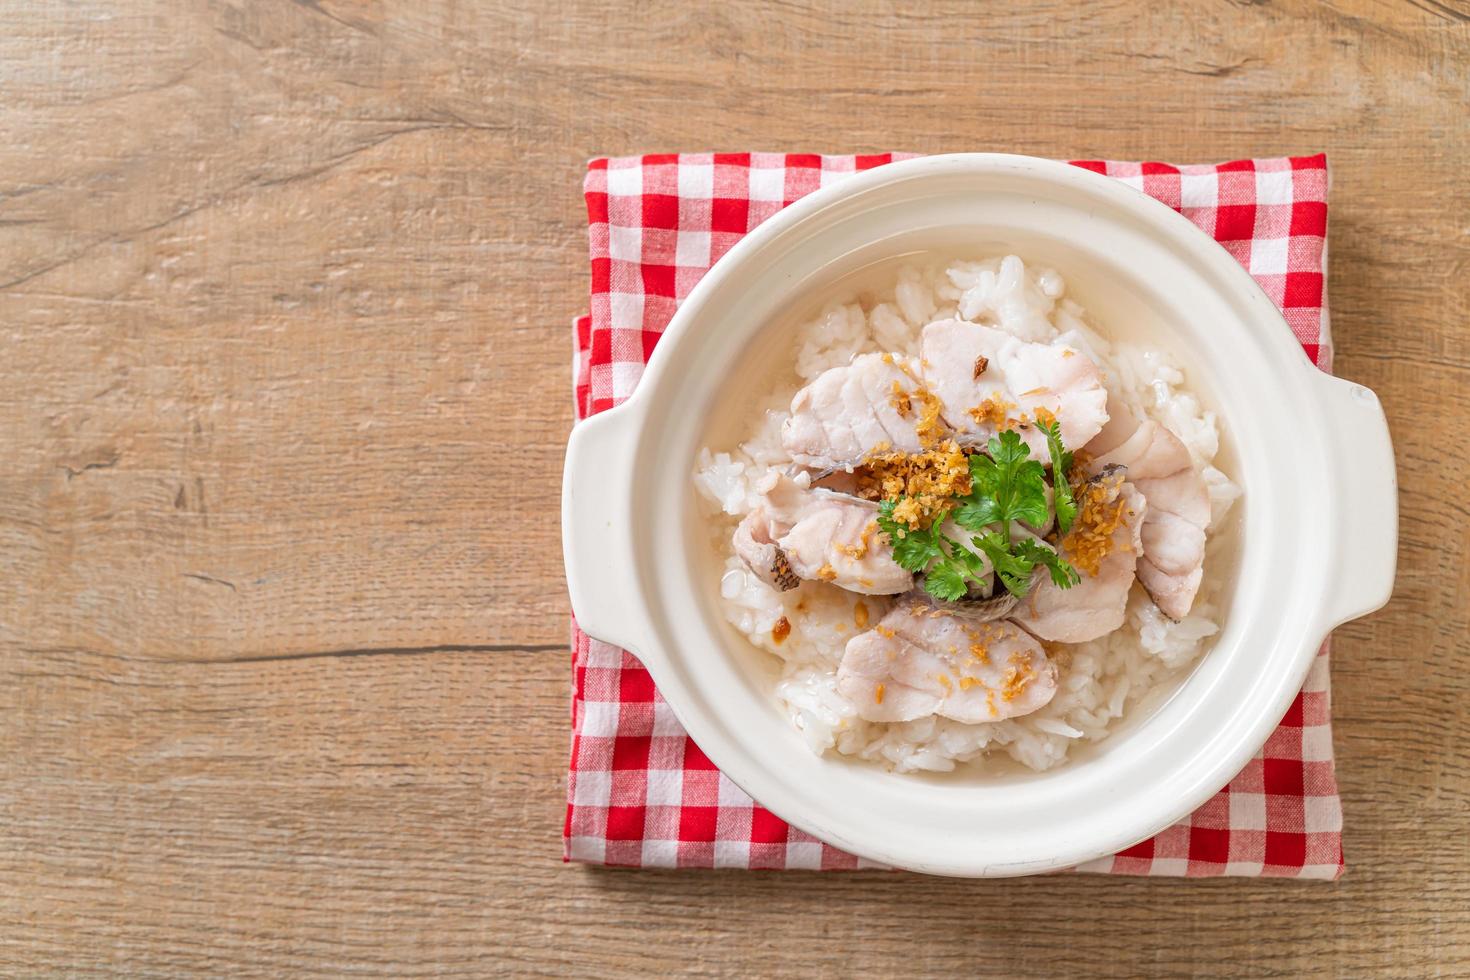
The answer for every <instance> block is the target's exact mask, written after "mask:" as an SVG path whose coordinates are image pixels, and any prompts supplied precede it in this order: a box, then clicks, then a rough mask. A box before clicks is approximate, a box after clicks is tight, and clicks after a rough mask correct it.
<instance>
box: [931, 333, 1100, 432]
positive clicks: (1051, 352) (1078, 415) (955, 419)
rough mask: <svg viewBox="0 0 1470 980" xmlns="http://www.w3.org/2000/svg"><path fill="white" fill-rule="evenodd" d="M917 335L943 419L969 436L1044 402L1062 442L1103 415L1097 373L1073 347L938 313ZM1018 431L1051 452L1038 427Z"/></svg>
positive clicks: (1096, 425) (1031, 413) (1094, 426)
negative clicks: (1038, 341) (938, 317)
mask: <svg viewBox="0 0 1470 980" xmlns="http://www.w3.org/2000/svg"><path fill="white" fill-rule="evenodd" d="M922 343H923V346H922V355H921V356H922V363H923V365H924V380H925V381H927V382H928V384H929V387H930V389H931V390H932V391H933V392H934V394H936V395H938V396H939V401H940V403H941V405H942V406H943V414H944V420H945V421H946V422H947V423H949V425H950V427H951V428H953V429H954V430H955V431H956V432H959V433H961V434H962V435H963V436H968V437H971V438H970V439H967V440H966V441H978V442H982V443H983V442H985V441H986V440H988V439H989V438H990V437H991V436H993V435H995V434H996V432H998V431H999V430H1000V429H1001V428H1002V427H1012V428H1013V427H1015V423H1014V420H1016V419H1018V418H1020V417H1021V416H1023V415H1024V416H1025V418H1026V420H1028V421H1029V420H1032V419H1034V418H1036V413H1037V411H1038V410H1039V409H1045V410H1046V411H1048V412H1051V413H1052V414H1053V415H1055V416H1056V418H1057V421H1058V422H1059V423H1060V424H1061V430H1062V442H1063V443H1064V444H1066V445H1068V446H1081V445H1082V444H1084V443H1085V442H1087V441H1088V440H1089V439H1091V438H1092V437H1093V436H1095V435H1097V433H1098V431H1099V430H1100V429H1101V428H1102V427H1103V425H1104V423H1106V422H1107V420H1108V412H1107V400H1108V394H1107V391H1106V389H1104V388H1103V385H1102V375H1101V374H1100V373H1099V372H1098V369H1097V365H1096V364H1094V363H1093V362H1092V359H1091V358H1089V357H1088V356H1087V355H1086V354H1083V353H1082V352H1081V351H1079V350H1077V349H1076V348H1075V347H1071V346H1069V345H1067V344H1063V343H1052V344H1033V343H1028V342H1026V341H1024V340H1020V339H1018V338H1017V337H1014V336H1012V335H1011V334H1009V333H1006V332H1005V331H1004V330H997V329H995V328H994V327H986V326H982V325H980V324H978V323H970V322H969V321H967V320H936V321H935V322H933V323H931V324H929V325H928V326H927V327H925V328H924V333H923V342H922ZM1008 420H1009V421H1008ZM1018 431H1019V433H1020V436H1021V439H1022V440H1023V441H1024V442H1025V443H1026V445H1027V446H1029V447H1030V448H1031V455H1032V457H1033V458H1035V459H1040V460H1046V459H1047V458H1048V456H1047V447H1046V436H1045V435H1043V434H1042V433H1041V432H1040V430H1038V429H1036V428H1035V427H1034V426H1029V425H1026V426H1022V427H1020V428H1019V429H1018Z"/></svg>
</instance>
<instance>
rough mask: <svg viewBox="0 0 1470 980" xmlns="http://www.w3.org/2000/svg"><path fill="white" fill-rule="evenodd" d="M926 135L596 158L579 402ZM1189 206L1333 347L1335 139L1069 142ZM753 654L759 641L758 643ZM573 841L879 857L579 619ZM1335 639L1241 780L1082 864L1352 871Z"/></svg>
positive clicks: (1294, 315)
mask: <svg viewBox="0 0 1470 980" xmlns="http://www.w3.org/2000/svg"><path fill="white" fill-rule="evenodd" d="M911 155H912V154H889V153H883V154H874V155H857V156H821V155H817V154H780V153H684V154H664V155H649V156H641V157H618V158H611V159H598V160H593V161H592V162H591V163H590V164H588V167H587V176H586V180H585V184H584V190H585V193H586V198H587V214H588V219H589V237H590V240H591V259H592V306H591V315H590V316H583V317H579V318H578V319H577V320H576V321H575V328H574V340H575V358H574V364H573V375H574V386H575V390H574V396H575V399H576V408H577V417H578V418H579V419H582V418H586V417H587V416H589V415H593V414H595V413H597V412H601V411H604V410H606V409H608V408H611V407H613V406H614V405H617V404H619V403H620V402H622V401H623V400H625V399H626V398H627V397H628V396H629V395H631V394H632V393H633V388H634V387H635V386H636V385H637V384H638V379H639V378H640V377H641V375H642V373H643V368H644V365H645V364H646V363H647V361H648V356H649V354H650V352H652V350H653V347H654V345H655V344H656V343H657V342H658V338H659V336H660V334H661V333H662V332H663V329H664V327H665V326H667V325H668V322H669V320H670V318H671V317H672V316H673V314H674V310H675V308H676V307H677V306H678V304H679V302H680V300H682V299H683V298H684V297H685V296H687V295H688V294H689V291H690V290H691V289H693V288H694V285H695V283H697V282H698V281H699V279H700V277H701V276H703V275H704V273H705V272H706V271H707V270H708V269H709V267H710V266H711V265H713V264H714V262H715V260H717V259H718V258H719V257H720V256H721V255H724V254H725V252H726V251H728V250H729V249H730V247H731V246H732V245H734V244H735V243H736V242H737V241H739V240H740V238H741V237H742V236H744V235H745V234H746V233H747V232H749V231H750V229H752V228H754V227H755V226H756V225H758V224H760V223H761V222H762V221H764V220H765V219H766V218H769V217H770V216H771V215H773V214H775V213H776V212H777V211H779V210H780V209H781V208H783V207H785V206H786V205H788V204H790V203H791V202H793V201H795V200H797V199H798V198H800V197H802V196H803V195H805V194H808V193H810V192H811V191H814V190H816V189H817V188H819V187H824V186H826V185H827V184H830V183H832V182H834V181H837V180H841V179H842V178H843V177H844V176H846V175H847V174H851V173H854V172H856V171H859V170H866V169H869V168H871V167H876V166H881V165H883V164H886V163H890V162H892V161H893V160H896V159H902V158H904V157H906V156H911ZM1072 163H1073V164H1075V165H1076V166H1079V167H1083V168H1085V169H1088V170H1093V171H1096V172H1097V173H1100V174H1105V175H1107V176H1109V177H1113V178H1115V179H1117V180H1121V181H1122V182H1123V183H1125V184H1128V185H1129V186H1130V187H1133V188H1136V189H1138V190H1140V191H1142V192H1144V193H1145V194H1148V195H1149V196H1151V197H1154V198H1156V199H1158V200H1160V201H1162V202H1164V203H1165V204H1167V205H1169V206H1170V207H1172V208H1174V209H1175V210H1176V211H1179V212H1180V213H1182V214H1183V215H1184V216H1185V217H1187V218H1189V220H1191V221H1193V222H1194V223H1195V224H1196V225H1198V226H1199V227H1200V228H1202V229H1204V230H1205V231H1206V232H1207V233H1208V234H1210V235H1212V236H1214V238H1215V240H1216V241H1217V242H1219V243H1220V245H1221V246H1222V247H1223V248H1224V249H1225V250H1226V251H1228V252H1229V253H1230V254H1231V255H1233V256H1234V257H1235V258H1236V260H1237V261H1239V262H1240V264H1241V265H1243V266H1245V268H1246V269H1247V270H1248V271H1249V272H1250V274H1251V276H1252V277H1253V278H1254V279H1255V280H1256V282H1257V283H1259V284H1260V286H1261V288H1262V289H1264V290H1265V292H1266V295H1268V296H1270V297H1271V299H1272V301H1274V302H1275V303H1276V305H1277V306H1278V307H1280V308H1281V311H1282V313H1283V314H1284V315H1285V318H1286V322H1287V323H1288V324H1289V325H1290V327H1291V330H1292V332H1293V333H1294V334H1295V335H1296V338H1297V340H1298V341H1300V342H1301V345H1302V347H1303V348H1304V349H1305V350H1306V352H1307V356H1308V357H1310V358H1311V359H1312V361H1313V362H1314V363H1315V364H1317V366H1318V367H1320V368H1322V369H1323V370H1327V369H1328V368H1329V367H1330V364H1331V340H1330V336H1329V332H1328V319H1327V302H1326V297H1325V294H1324V282H1325V275H1326V271H1327V269H1326V263H1327V250H1326V234H1327V184H1328V180H1327V160H1326V157H1325V156H1323V155H1317V156H1309V157H1275V158H1269V159H1260V160H1235V161H1232V162H1230V163H1222V164H1215V165H1196V166H1174V165H1171V164H1166V163H1118V162H1113V161H1101V160H1074V161H1072ZM752 655H754V654H752ZM572 666H573V676H574V681H573V695H572V751H571V768H570V774H569V776H568V780H567V817H566V825H565V829H564V837H565V841H564V843H565V859H566V860H569V861H586V862H590V863H597V864H609V865H625V866H640V867H666V868H672V867H738V868H807V869H822V870H827V869H851V868H857V867H865V866H869V865H868V863H867V862H864V861H862V860H861V859H859V858H856V857H854V856H852V855H850V854H846V853H844V852H842V851H839V850H838V849H836V848H834V847H832V846H830V845H828V844H825V843H823V842H821V841H819V840H817V839H815V838H813V837H811V836H810V835H808V834H805V833H803V832H801V831H799V830H797V829H796V828H794V827H791V826H789V825H788V824H786V823H785V822H784V821H782V820H781V819H780V818H779V817H777V816H775V815H774V814H772V813H771V812H770V811H768V810H766V809H764V808H763V807H761V806H760V805H759V804H758V803H756V802H754V801H753V800H751V798H750V797H749V796H747V795H746V794H745V793H744V792H743V791H741V790H740V788H739V787H737V786H736V785H735V784H734V783H732V782H730V780H729V779H727V778H726V777H725V776H724V775H723V774H721V773H720V772H719V771H718V770H717V769H715V767H714V766H713V765H712V764H711V763H710V761H709V759H707V758H706V757H705V755H704V753H702V752H701V751H700V750H699V747H698V746H696V745H695V744H694V743H693V742H692V741H690V739H689V737H688V736H687V735H686V734H685V733H684V730H683V729H682V728H681V727H680V726H679V723H678V721H677V720H675V718H674V716H673V713H672V712H671V711H670V710H669V707H668V705H667V704H665V703H664V701H663V699H662V698H661V697H659V694H658V691H657V690H655V688H654V686H653V681H652V679H651V678H650V677H649V675H648V672H647V671H645V670H644V669H643V667H642V666H641V665H640V664H639V663H638V661H637V660H636V659H634V658H633V657H632V656H631V655H630V654H628V653H626V652H625V651H622V650H619V649H617V648H616V647H613V646H610V645H608V644H605V643H602V642H599V641H598V640H594V639H592V638H590V637H588V636H587V635H586V634H585V633H583V632H581V630H579V629H578V628H577V626H576V623H575V622H574V623H573V624H572ZM1342 869H1343V863H1342V805H1341V801H1340V800H1339V799H1338V795H1337V781H1336V778H1335V777H1334V775H1333V769H1332V728H1331V719H1330V716H1329V695H1328V671H1327V645H1326V644H1324V645H1323V647H1322V650H1321V651H1320V653H1319V654H1318V656H1317V659H1316V661H1315V662H1314V664H1313V666H1312V669H1311V672H1310V673H1309V674H1308V676H1307V681H1306V685H1305V686H1304V687H1303V689H1302V692H1301V694H1300V695H1298V696H1297V698H1296V700H1295V701H1294V702H1292V705H1291V707H1290V709H1288V711H1287V712H1286V716H1285V717H1283V718H1282V719H1281V724H1280V726H1279V727H1278V728H1277V729H1276V731H1275V732H1274V733H1273V734H1272V735H1271V737H1270V739H1269V740H1268V741H1267V742H1266V744H1265V746H1264V747H1263V748H1262V749H1261V751H1260V752H1259V753H1257V754H1256V756H1255V758H1253V759H1252V760H1251V761H1250V763H1249V764H1248V765H1247V766H1246V767H1245V769H1244V770H1242V771H1241V773H1240V775H1238V776H1236V777H1235V779H1233V780H1232V781H1231V782H1230V784H1229V785H1228V786H1226V787H1225V788H1224V789H1222V790H1221V791H1220V792H1219V793H1217V794H1216V795H1215V796H1214V797H1213V798H1212V799H1210V800H1209V801H1208V802H1206V803H1205V804H1204V806H1202V807H1200V808H1199V809H1198V810H1196V811H1195V812H1194V813H1192V814H1191V815H1190V816H1189V817H1187V818H1186V819H1185V820H1183V821H1181V822H1180V823H1178V824H1176V825H1174V826H1172V827H1170V828H1168V829H1167V830H1165V831H1163V832H1162V833H1160V834H1159V835H1158V836H1156V837H1154V838H1152V839H1150V840H1146V841H1144V842H1143V843H1141V844H1137V845H1135V846H1133V847H1130V848H1128V849H1127V850H1125V851H1122V852H1120V853H1118V854H1115V855H1112V856H1111V857H1105V858H1100V859H1098V860H1096V861H1090V862H1088V863H1087V864H1084V865H1081V866H1079V867H1078V868H1077V869H1076V870H1078V871H1093V872H1112V873H1117V874H1134V875H1188V876H1192V877H1193V876H1208V875H1275V876H1282V877H1294V878H1328V879H1331V878H1336V877H1337V876H1338V875H1340V874H1341V873H1342Z"/></svg>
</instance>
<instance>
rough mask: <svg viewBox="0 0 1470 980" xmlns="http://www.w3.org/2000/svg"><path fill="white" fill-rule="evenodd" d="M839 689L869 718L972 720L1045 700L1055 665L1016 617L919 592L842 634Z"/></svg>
mask: <svg viewBox="0 0 1470 980" xmlns="http://www.w3.org/2000/svg"><path fill="white" fill-rule="evenodd" d="M837 690H838V692H839V693H841V694H842V695H843V696H844V697H846V698H848V699H849V700H850V701H851V702H852V703H853V704H854V705H856V707H857V712H858V714H859V715H860V716H861V717H862V718H864V719H866V720H868V721H886V722H900V721H913V720H915V719H917V718H924V717H927V716H929V715H939V716H941V717H944V718H952V719H954V720H955V721H960V722H966V723H970V724H975V723H978V722H986V721H1001V720H1003V719H1006V718H1015V717H1018V716H1020V715H1025V714H1030V713H1031V712H1033V711H1035V710H1037V709H1038V708H1041V707H1042V706H1044V705H1045V704H1046V703H1047V702H1049V701H1050V700H1051V699H1052V696H1053V695H1055V694H1056V690H1057V668H1056V665H1055V664H1053V663H1052V662H1051V661H1050V660H1048V659H1047V658H1046V652H1045V651H1044V650H1042V648H1041V644H1040V643H1038V642H1037V640H1036V638H1035V637H1033V636H1031V635H1030V634H1029V633H1027V632H1026V631H1025V630H1023V629H1021V628H1020V627H1018V626H1016V625H1015V624H1014V623H1010V622H1007V621H1004V620H1002V621H999V622H981V621H978V620H976V619H972V618H968V617H966V616H965V614H964V611H963V609H960V608H956V607H941V606H938V605H936V604H934V603H933V602H932V601H930V600H929V599H928V597H927V596H922V594H921V595H919V596H909V597H906V598H904V599H902V600H900V602H899V603H898V605H896V606H895V607H894V608H893V609H892V610H891V611H890V612H889V613H888V615H886V616H884V617H883V619H882V620H880V621H879V623H878V625H877V626H875V627H874V628H873V629H870V630H868V631H866V632H863V633H859V634H858V635H857V636H855V637H853V638H852V639H851V640H849V641H848V643H847V649H846V650H845V651H844V652H843V655H842V662H841V664H839V665H838V668H837Z"/></svg>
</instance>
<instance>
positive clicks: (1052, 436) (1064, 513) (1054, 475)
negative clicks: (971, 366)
mask: <svg viewBox="0 0 1470 980" xmlns="http://www.w3.org/2000/svg"><path fill="white" fill-rule="evenodd" d="M1036 427H1037V428H1038V429H1040V430H1041V431H1042V432H1044V433H1046V446H1047V449H1049V450H1050V451H1051V482H1052V507H1053V509H1054V510H1056V512H1057V528H1058V530H1060V531H1061V532H1062V533H1063V534H1066V533H1067V532H1068V531H1070V530H1072V522H1073V521H1075V520H1076V519H1077V501H1076V500H1075V499H1074V498H1073V496H1072V484H1071V482H1070V481H1069V480H1068V479H1067V475H1068V472H1069V471H1070V470H1071V469H1072V453H1071V452H1070V451H1069V450H1068V449H1067V448H1066V447H1065V446H1063V445H1062V426H1061V423H1059V422H1057V421H1056V420H1055V419H1053V420H1052V421H1051V422H1049V423H1045V424H1042V423H1037V426H1036ZM1053 577H1055V576H1053Z"/></svg>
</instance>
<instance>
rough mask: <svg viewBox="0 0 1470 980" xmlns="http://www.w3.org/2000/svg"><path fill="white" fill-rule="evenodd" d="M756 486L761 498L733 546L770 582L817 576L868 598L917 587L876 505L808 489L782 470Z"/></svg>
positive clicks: (786, 583) (786, 585) (787, 585)
mask: <svg viewBox="0 0 1470 980" xmlns="http://www.w3.org/2000/svg"><path fill="white" fill-rule="evenodd" d="M757 489H758V490H759V491H760V492H761V494H762V498H761V503H760V504H759V505H758V506H757V507H756V508H755V509H754V510H752V511H751V512H750V513H749V514H747V515H746V516H745V519H744V520H743V521H741V522H740V525H739V526H738V527H737V528H736V529H735V536H734V539H733V544H734V546H735V553H736V554H737V555H739V556H740V558H741V559H742V560H743V561H744V562H745V563H746V564H747V565H749V566H750V569H751V571H753V572H755V573H756V574H757V575H759V576H760V577H761V578H763V579H764V580H765V581H767V582H769V583H770V584H772V585H774V586H776V587H777V588H778V589H782V590H785V589H791V588H795V587H796V585H797V584H798V581H797V580H798V579H816V580H820V581H823V582H831V583H832V584H833V585H836V586H838V587H840V588H843V589H847V590H849V591H851V592H860V593H863V594H864V595H893V594H895V593H898V592H907V591H908V590H909V589H911V588H913V584H914V576H913V573H911V572H906V571H904V570H903V569H902V568H901V567H899V565H898V563H897V562H895V561H894V560H893V547H892V545H891V544H890V543H889V541H888V537H887V535H885V534H883V533H882V532H881V531H879V530H878V523H877V517H878V505H877V504H876V503H873V502H871V501H867V500H861V499H859V498H857V497H849V496H847V495H846V494H840V493H833V492H831V491H828V490H816V489H811V488H809V487H804V486H801V485H800V484H798V483H797V482H796V481H795V480H793V479H791V478H790V477H788V476H784V475H782V474H780V473H771V474H770V475H769V476H767V477H766V479H765V480H764V481H763V483H762V484H761V486H760V487H758V488H757Z"/></svg>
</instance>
